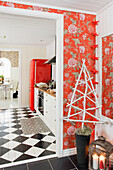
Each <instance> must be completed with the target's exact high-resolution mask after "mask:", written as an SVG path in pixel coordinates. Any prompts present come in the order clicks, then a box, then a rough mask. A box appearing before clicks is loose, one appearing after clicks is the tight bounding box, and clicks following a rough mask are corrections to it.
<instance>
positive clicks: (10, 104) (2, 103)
mask: <svg viewBox="0 0 113 170" xmlns="http://www.w3.org/2000/svg"><path fill="white" fill-rule="evenodd" d="M18 106H19V104H18V98H16V99H7V100H6V99H3V100H0V109H9V108H18Z"/></svg>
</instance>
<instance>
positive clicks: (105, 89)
mask: <svg viewBox="0 0 113 170" xmlns="http://www.w3.org/2000/svg"><path fill="white" fill-rule="evenodd" d="M102 106H103V107H102V114H103V115H104V116H107V117H109V118H111V119H113V34H112V35H109V36H106V37H104V38H102Z"/></svg>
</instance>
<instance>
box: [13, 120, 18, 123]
mask: <svg viewBox="0 0 113 170" xmlns="http://www.w3.org/2000/svg"><path fill="white" fill-rule="evenodd" d="M11 123H20V121H19V120H13V121H11Z"/></svg>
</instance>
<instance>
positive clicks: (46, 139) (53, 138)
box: [41, 136, 55, 142]
mask: <svg viewBox="0 0 113 170" xmlns="http://www.w3.org/2000/svg"><path fill="white" fill-rule="evenodd" d="M41 141H46V142H54V141H55V137H54V136H45V137H44V138H43V139H42V140H41Z"/></svg>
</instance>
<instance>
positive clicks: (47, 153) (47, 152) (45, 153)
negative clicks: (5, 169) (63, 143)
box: [39, 150, 56, 157]
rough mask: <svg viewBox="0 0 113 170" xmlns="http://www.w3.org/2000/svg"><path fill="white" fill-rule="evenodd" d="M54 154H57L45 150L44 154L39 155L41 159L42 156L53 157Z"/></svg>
mask: <svg viewBox="0 0 113 170" xmlns="http://www.w3.org/2000/svg"><path fill="white" fill-rule="evenodd" d="M53 154H56V152H53V151H47V150H45V151H44V152H42V153H41V154H40V155H39V157H41V156H47V155H53Z"/></svg>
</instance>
